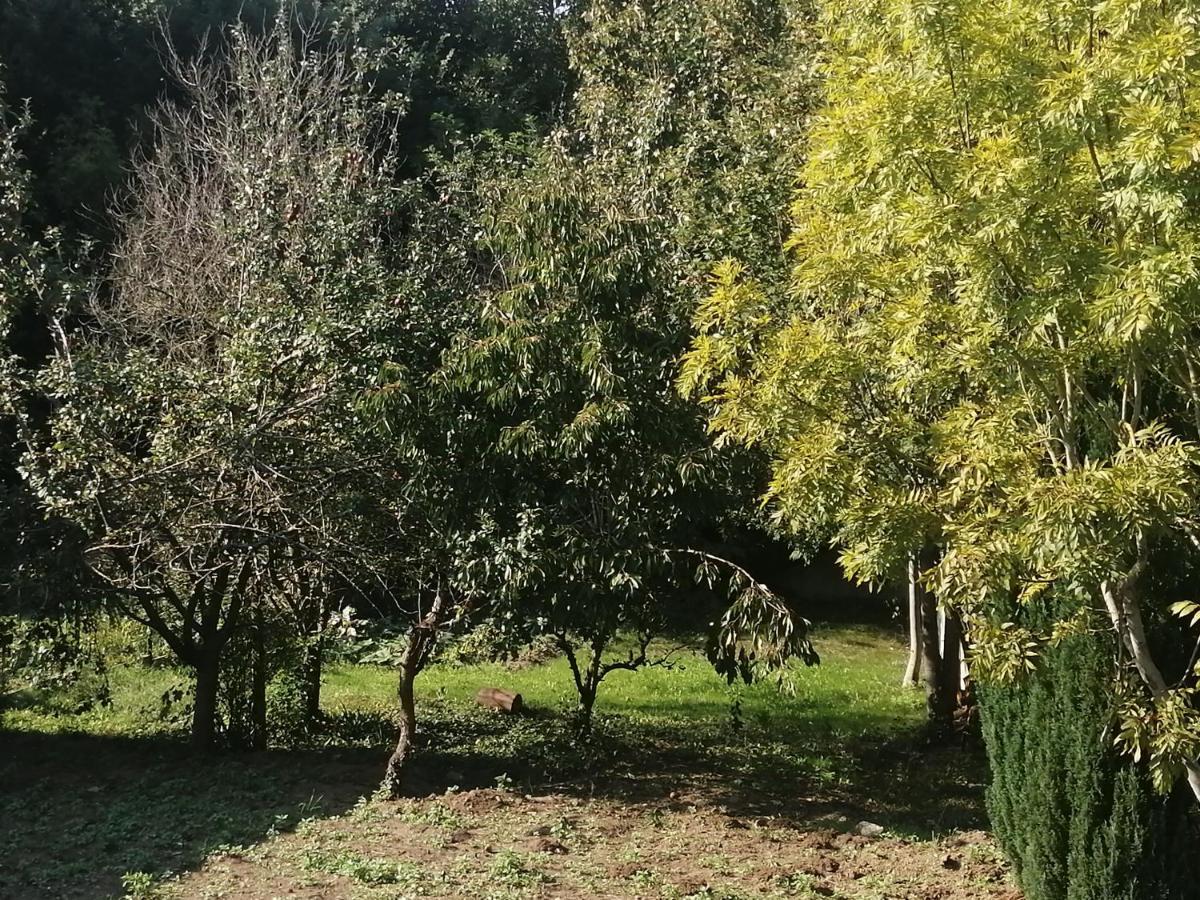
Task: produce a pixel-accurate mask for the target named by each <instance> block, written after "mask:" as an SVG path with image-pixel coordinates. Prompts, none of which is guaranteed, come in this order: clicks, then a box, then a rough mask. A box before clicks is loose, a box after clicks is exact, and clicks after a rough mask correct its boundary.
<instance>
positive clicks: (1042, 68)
mask: <svg viewBox="0 0 1200 900" xmlns="http://www.w3.org/2000/svg"><path fill="white" fill-rule="evenodd" d="M824 25H825V30H826V34H827V37H828V41H829V57H828V63H827V68H828V80H827V83H826V101H827V105H826V107H825V109H824V110H823V112H822V113H821V115H820V116H819V117H818V119H817V120H816V122H815V123H814V127H813V130H812V134H811V140H810V146H809V159H808V162H807V163H806V165H805V166H804V168H803V169H802V172H801V178H800V183H801V184H802V188H801V189H800V191H799V192H798V195H797V198H796V200H795V203H794V205H793V209H792V212H793V216H794V219H795V225H794V228H793V231H792V235H791V237H790V239H789V251H790V253H791V254H792V258H793V260H794V271H793V274H792V277H791V279H790V281H789V284H788V288H789V290H788V291H786V292H780V291H770V290H763V289H762V288H761V287H759V286H756V284H755V281H754V279H753V277H751V273H748V272H746V271H745V270H744V268H742V267H739V266H738V265H736V264H734V263H729V264H726V265H724V266H722V267H721V268H720V269H718V271H717V273H716V276H715V290H714V292H713V294H712V296H711V298H710V299H709V301H708V302H707V303H706V304H705V305H704V306H703V308H702V309H701V310H700V312H699V314H698V316H697V326H698V331H699V332H700V334H699V336H698V337H697V339H696V341H695V343H694V346H693V350H692V353H691V355H690V357H689V360H688V364H687V368H686V370H685V375H684V378H685V382H686V384H687V386H689V387H690V388H692V389H694V390H696V391H697V392H699V393H700V394H701V395H702V396H703V397H704V398H705V400H706V402H708V403H709V404H710V406H711V411H712V414H713V420H712V421H713V426H714V427H715V428H716V429H718V430H720V431H721V432H722V433H724V434H726V435H728V436H729V438H730V439H734V440H738V441H744V442H748V443H751V444H754V445H757V446H760V447H762V448H764V449H766V450H767V452H769V453H770V454H771V457H772V459H773V471H774V480H773V482H772V486H771V490H770V494H769V498H770V500H771V501H772V502H773V504H774V506H775V509H776V510H777V514H778V515H779V516H780V518H781V519H782V520H783V521H785V522H787V523H789V524H790V525H791V526H792V527H794V528H796V529H798V530H811V529H814V528H817V529H828V530H829V531H830V532H831V533H832V534H833V535H834V536H835V540H837V541H838V543H839V544H840V545H841V546H842V548H843V561H844V563H845V565H846V568H847V569H848V571H850V572H851V573H852V574H855V575H859V576H863V577H867V578H882V577H886V576H887V575H888V573H889V572H894V571H896V570H897V569H898V568H899V565H900V562H901V561H902V560H903V559H904V558H905V557H906V556H910V555H911V554H912V553H913V551H914V549H915V548H917V547H919V546H925V547H930V546H931V547H932V550H933V553H932V554H931V556H930V557H928V563H927V565H926V566H924V571H923V573H922V576H921V581H922V583H923V585H924V586H925V587H926V588H928V589H930V590H932V591H934V592H935V593H936V595H937V597H938V599H939V601H940V602H941V603H942V604H944V605H948V606H950V607H951V608H953V609H955V610H957V611H958V612H959V613H960V614H961V615H962V617H963V620H964V622H965V624H966V627H967V631H968V637H969V640H970V644H971V657H972V664H973V667H974V669H975V671H976V672H977V673H978V674H979V675H980V676H981V677H984V678H986V679H989V680H991V681H992V682H993V683H1007V682H1012V681H1013V680H1014V679H1020V678H1022V677H1023V676H1024V677H1030V678H1035V679H1036V678H1037V668H1038V660H1039V658H1041V657H1042V656H1053V655H1054V654H1056V653H1057V652H1058V650H1059V648H1060V646H1062V645H1063V644H1064V643H1065V642H1068V641H1070V640H1071V639H1072V638H1076V637H1078V636H1080V635H1088V634H1092V635H1093V637H1094V638H1095V640H1096V641H1097V642H1098V643H1097V644H1096V646H1099V647H1103V648H1106V649H1107V651H1108V654H1109V666H1108V667H1107V669H1108V671H1109V673H1110V676H1111V677H1110V678H1108V679H1105V680H1102V681H1097V682H1093V683H1092V685H1091V687H1090V689H1091V690H1095V691H1098V692H1101V694H1102V696H1101V698H1100V702H1098V703H1097V704H1094V705H1093V704H1088V705H1087V706H1086V708H1087V709H1088V710H1095V709H1100V710H1103V716H1102V719H1103V720H1102V721H1092V722H1090V723H1089V724H1088V725H1087V726H1086V727H1089V728H1091V729H1092V734H1093V735H1094V739H1095V740H1096V741H1098V742H1099V741H1101V740H1104V739H1105V738H1104V737H1102V735H1108V737H1107V740H1108V741H1109V742H1111V741H1112V739H1113V737H1112V735H1114V734H1115V735H1116V736H1117V746H1118V747H1120V748H1122V749H1124V750H1125V751H1127V752H1128V753H1129V755H1130V756H1132V757H1133V759H1134V760H1135V761H1137V762H1138V763H1139V764H1140V765H1141V766H1144V768H1143V769H1141V775H1140V776H1139V777H1142V778H1149V779H1151V780H1152V781H1153V782H1154V783H1155V784H1156V785H1157V786H1158V787H1159V788H1160V790H1162V791H1169V790H1171V789H1172V788H1173V787H1174V786H1175V784H1176V783H1177V782H1180V783H1182V782H1184V781H1186V783H1187V785H1188V786H1189V787H1190V789H1191V791H1192V792H1193V793H1194V794H1196V796H1197V797H1200V764H1198V762H1197V759H1198V757H1200V712H1198V711H1197V709H1196V707H1195V703H1194V695H1195V690H1196V680H1197V676H1198V673H1197V671H1196V670H1195V668H1194V666H1195V653H1194V650H1193V648H1194V647H1195V646H1196V635H1195V632H1194V630H1192V629H1191V627H1190V626H1189V623H1188V622H1181V623H1174V624H1173V623H1172V622H1171V621H1170V618H1171V610H1172V608H1174V609H1176V610H1177V611H1179V612H1183V613H1187V614H1188V615H1189V619H1190V616H1191V615H1192V614H1193V613H1194V607H1192V606H1191V605H1189V604H1188V603H1187V598H1188V595H1189V593H1190V590H1189V588H1188V584H1187V579H1186V573H1187V572H1188V570H1189V569H1190V568H1191V567H1192V566H1194V564H1195V561H1196V552H1197V546H1198V544H1197V541H1196V536H1197V527H1196V521H1195V518H1196V509H1197V493H1196V489H1197V475H1198V473H1200V469H1198V468H1197V456H1196V446H1197V445H1196V442H1197V440H1198V439H1200V418H1198V417H1197V409H1198V408H1200V393H1197V384H1198V382H1197V380H1196V372H1197V370H1198V369H1197V360H1196V347H1197V343H1196V339H1195V338H1196V333H1197V327H1198V326H1200V319H1198V318H1197V314H1198V308H1197V306H1196V303H1195V297H1196V284H1197V273H1196V267H1195V252H1194V246H1195V244H1196V233H1197V217H1196V198H1197V184H1198V181H1197V179H1198V177H1200V174H1198V173H1200V168H1198V167H1197V164H1196V161H1197V159H1200V153H1197V149H1196V148H1197V146H1198V145H1197V142H1196V135H1195V125H1194V123H1195V121H1196V112H1197V111H1196V109H1195V103H1196V97H1197V96H1198V95H1197V85H1200V80H1198V79H1200V73H1198V71H1197V68H1196V61H1195V58H1194V55H1193V53H1192V48H1193V47H1194V46H1195V41H1196V39H1197V31H1196V28H1197V22H1196V18H1195V16H1194V13H1193V12H1192V11H1191V10H1190V8H1188V7H1187V6H1186V5H1184V4H1174V3H1166V4H1158V5H1153V6H1151V5H1142V4H1102V5H1100V6H1094V5H1090V4H1083V3H1067V4H1050V3H1043V2H1040V0H1030V2H1024V3H1019V4H1016V5H1015V6H1013V5H1010V6H1007V7H1004V8H1003V9H1001V8H998V7H995V6H992V5H988V4H985V3H975V2H970V3H964V4H959V5H957V6H955V7H953V8H941V7H939V8H933V7H922V6H920V5H918V4H912V3H908V2H904V0H899V2H890V0H887V2H846V3H840V2H839V3H835V4H833V5H831V6H830V7H829V8H828V9H827V13H826V20H825V23H824ZM1178 603H1182V605H1175V604H1178ZM1097 631H1103V632H1108V637H1110V638H1111V640H1106V639H1105V636H1104V635H1102V634H1099V635H1098V634H1096V632H1097ZM1026 673H1030V674H1028V675H1027V674H1026ZM1054 677H1056V676H1054V675H1053V673H1052V674H1050V675H1048V676H1047V678H1049V679H1053V678H1054ZM1064 684H1065V682H1064ZM1064 689H1065V688H1064ZM1071 689H1072V690H1073V689H1075V688H1074V687H1072V688H1071ZM1046 708H1047V707H1046V706H1044V705H1043V706H1042V707H1041V709H1042V711H1043V712H1044V711H1045V709H1046ZM1079 708H1080V710H1083V709H1084V707H1079ZM1062 712H1063V714H1064V715H1070V710H1069V709H1064V710H1063V711H1062ZM985 713H986V707H985ZM1039 714H1040V713H1039ZM1080 714H1081V715H1082V714H1084V713H1083V712H1081V713H1080ZM1107 725H1112V726H1113V728H1112V730H1111V731H1110V730H1107V729H1106V726H1107ZM1081 727H1082V726H1081ZM1065 731H1066V729H1064V732H1065ZM1075 734H1077V732H1076V733H1075ZM1071 740H1075V736H1074V735H1073V736H1072V737H1071ZM1067 752H1068V751H1067V750H1066V749H1065V748H1064V747H1047V749H1046V753H1047V757H1046V758H1047V759H1057V760H1058V762H1060V763H1062V764H1063V765H1068V766H1069V765H1071V762H1070V759H1069V758H1068V757H1067V756H1066V755H1065V754H1066V753H1067ZM1105 752H1106V753H1107V752H1110V751H1109V750H1108V749H1107V748H1106V750H1105ZM1056 753H1058V754H1063V755H1062V756H1059V757H1055V756H1054V754H1056ZM1101 755H1103V754H1101ZM1073 758H1074V759H1079V757H1078V756H1076V757H1073ZM993 764H994V765H997V764H999V765H1004V764H1005V763H1004V762H1003V761H1002V760H998V759H997V758H995V757H994V758H993ZM1110 783H1111V782H1110ZM1025 800H1026V804H1027V809H1030V810H1032V809H1034V808H1040V807H1039V806H1038V804H1039V803H1041V802H1050V799H1049V798H1048V797H1041V796H1034V797H1028V798H1025ZM1138 802H1142V801H1138ZM1073 808H1074V809H1076V810H1079V811H1080V812H1079V815H1080V816H1081V818H1080V819H1078V820H1072V819H1070V818H1069V817H1068V818H1063V817H1061V816H1060V817H1059V820H1060V821H1061V822H1062V823H1063V824H1062V827H1063V828H1067V827H1070V828H1072V829H1085V832H1086V833H1087V834H1090V835H1093V836H1096V835H1099V834H1100V833H1101V832H1100V829H1101V827H1108V825H1104V826H1101V825H1099V824H1098V821H1100V820H1102V819H1103V816H1104V815H1106V813H1105V811H1104V810H1100V811H1099V812H1098V813H1097V816H1098V819H1097V823H1092V824H1089V823H1088V820H1087V819H1086V816H1087V815H1090V813H1087V812H1083V810H1084V806H1082V805H1075V806H1074V807H1073ZM1091 808H1093V807H1089V809H1091ZM1126 812H1128V813H1129V816H1130V817H1131V819H1137V817H1139V816H1143V815H1146V814H1147V807H1146V806H1144V805H1143V806H1142V807H1141V808H1140V809H1134V810H1133V811H1129V810H1126ZM1121 814H1122V813H1121V812H1120V811H1114V812H1113V816H1114V819H1113V821H1116V820H1117V819H1118V818H1119V816H1120V815H1121ZM1068 823H1069V824H1068ZM1114 827H1116V826H1114ZM1087 829H1091V830H1090V831H1089V830H1087ZM1126 874H1128V873H1126ZM1122 877H1123V876H1122ZM1113 878H1114V880H1113V881H1112V882H1110V883H1109V884H1108V886H1107V887H1106V888H1105V890H1106V891H1112V892H1114V893H1113V894H1111V895H1116V894H1115V892H1116V891H1117V890H1118V887H1117V885H1118V884H1120V881H1119V878H1117V876H1113ZM1079 883H1080V884H1082V883H1083V882H1079ZM1124 884H1125V887H1122V888H1120V889H1121V890H1124V889H1125V888H1127V887H1128V886H1129V882H1125V883H1124ZM1026 887H1027V889H1030V890H1032V888H1031V887H1030V883H1027V884H1026ZM1074 889H1077V888H1072V890H1074ZM1079 895H1082V894H1079ZM1043 896H1059V894H1055V893H1046V894H1043ZM1071 896H1077V895H1076V894H1072V895H1071ZM1155 896H1158V895H1155Z"/></svg>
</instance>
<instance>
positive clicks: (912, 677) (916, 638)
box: [900, 557, 921, 687]
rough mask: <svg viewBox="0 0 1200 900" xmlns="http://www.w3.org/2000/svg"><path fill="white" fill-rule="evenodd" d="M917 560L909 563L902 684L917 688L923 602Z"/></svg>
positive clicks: (914, 559)
mask: <svg viewBox="0 0 1200 900" xmlns="http://www.w3.org/2000/svg"><path fill="white" fill-rule="evenodd" d="M917 576H918V571H917V560H916V558H915V557H914V558H912V559H910V560H909V561H908V664H907V665H906V666H905V667H904V678H903V679H902V680H901V682H900V683H901V684H903V685H905V686H907V687H916V686H917V684H918V683H919V682H920V666H921V601H920V586H919V584H918V583H917Z"/></svg>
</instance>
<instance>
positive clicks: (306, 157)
mask: <svg viewBox="0 0 1200 900" xmlns="http://www.w3.org/2000/svg"><path fill="white" fill-rule="evenodd" d="M227 40H228V42H227V44H226V45H224V47H223V49H222V51H221V52H220V53H218V54H216V55H215V57H214V61H212V62H206V63H196V64H188V63H184V62H182V61H178V60H177V61H176V66H175V75H176V78H177V79H178V81H179V83H180V86H181V88H182V89H183V90H184V92H185V94H186V96H187V100H186V102H185V103H182V104H179V105H174V104H168V105H164V106H163V107H161V108H160V109H159V110H158V112H157V114H156V117H155V124H156V129H155V146H154V150H153V152H152V153H151V155H149V156H148V157H147V158H146V159H144V160H143V161H142V162H140V163H139V164H138V166H137V170H136V176H135V179H134V184H133V188H132V191H131V199H130V203H129V205H128V207H127V209H126V210H125V211H124V212H123V213H122V216H121V228H120V232H121V237H120V240H119V242H118V245H117V248H116V250H115V252H114V254H113V264H112V268H111V271H110V273H109V276H108V278H107V279H106V281H105V283H104V284H103V285H102V287H101V288H100V289H99V290H98V291H97V293H96V296H95V299H94V301H93V302H92V303H91V305H90V307H89V309H88V321H87V322H86V323H85V325H84V326H83V327H82V328H81V329H80V331H79V333H77V334H75V335H73V336H72V337H71V338H70V339H69V340H64V342H63V343H62V345H61V346H60V347H59V348H58V352H57V354H56V356H55V358H54V360H53V361H52V363H51V364H50V365H49V366H48V368H47V370H46V371H45V373H44V374H43V378H42V387H43V389H44V390H45V392H46V393H47V395H48V396H49V397H50V398H51V399H52V400H53V403H54V407H55V411H54V414H53V416H52V418H51V420H50V424H49V428H48V435H47V437H46V438H45V439H44V441H42V442H40V443H37V444H36V445H35V446H34V447H33V448H31V450H30V452H29V454H28V455H27V459H26V464H25V467H26V470H27V473H28V478H29V481H30V483H31V485H32V486H33V488H34V489H35V490H36V492H37V494H38V496H39V498H40V499H41V501H42V503H43V504H44V506H45V508H46V509H47V511H48V512H50V513H52V514H54V515H58V516H62V517H64V518H66V519H68V520H70V521H72V522H74V523H75V524H77V525H78V526H79V527H80V528H81V529H82V530H83V531H84V532H85V533H86V534H87V535H88V536H89V540H88V544H87V548H86V558H87V561H88V564H89V566H90V568H91V571H92V573H93V574H94V576H95V577H96V578H97V579H99V581H100V583H101V584H102V585H103V590H104V593H105V596H106V597H107V599H108V600H109V601H110V602H111V603H112V604H113V606H114V607H115V608H116V609H117V610H119V611H120V612H122V613H123V614H125V615H127V616H129V617H130V618H132V619H134V620H136V621H138V622H141V623H143V624H144V625H146V626H147V627H149V628H151V629H152V630H153V631H155V632H156V633H157V634H158V635H160V636H161V637H162V639H163V640H164V641H165V642H166V643H167V645H168V646H169V647H170V648H171V650H172V651H173V652H174V653H175V655H176V656H177V657H178V659H179V660H180V662H182V663H183V664H184V665H186V666H187V667H189V668H190V669H191V670H192V671H193V672H194V674H195V678H196V691H195V700H194V709H193V727H192V741H193V744H194V745H195V747H196V748H197V749H207V748H208V747H210V746H211V745H212V743H213V741H214V738H215V732H216V729H217V724H218V723H217V715H216V710H217V699H218V691H219V686H220V679H221V667H222V660H223V656H224V654H225V651H226V648H227V647H228V646H229V643H230V641H231V639H232V638H233V637H234V635H235V633H236V632H237V631H238V629H239V628H241V627H242V626H243V625H245V624H246V623H247V622H248V611H249V610H251V609H252V608H257V609H259V610H262V609H264V607H263V604H265V603H266V602H267V599H268V595H269V593H270V592H271V591H272V590H275V589H277V588H278V584H279V578H280V573H281V572H283V571H287V572H290V573H293V574H298V573H301V572H304V571H307V567H311V566H315V565H318V564H319V566H321V567H323V569H324V570H326V571H330V572H335V573H337V574H338V576H339V577H341V578H342V579H343V580H344V581H346V582H348V583H360V582H361V581H362V580H364V579H365V578H367V577H369V576H370V574H371V572H372V571H373V569H374V564H373V562H372V551H373V545H372V542H371V541H370V540H364V538H365V537H366V535H364V533H363V532H362V531H359V530H356V525H357V523H358V522H359V521H361V519H362V517H361V515H360V511H361V509H362V508H363V507H369V506H371V504H373V503H374V502H375V498H376V497H377V496H379V494H380V493H381V492H380V489H379V485H378V484H377V483H375V474H374V473H375V472H376V466H375V465H374V459H375V457H374V453H375V450H374V448H373V446H372V444H371V442H370V440H369V435H370V432H369V430H368V429H366V428H365V427H364V426H363V423H362V421H361V417H360V414H359V412H358V407H357V399H358V397H359V396H360V394H361V392H362V391H363V389H364V388H365V387H366V386H367V385H368V384H369V383H370V382H371V380H372V378H373V377H374V374H375V372H376V371H377V370H378V367H379V365H380V363H381V360H382V358H383V357H382V355H381V353H380V346H381V345H380V343H379V340H378V337H379V331H380V330H381V329H383V328H385V327H386V324H387V322H388V321H389V319H388V317H389V315H390V310H391V305H390V304H389V303H388V302H387V300H388V296H387V278H386V274H385V272H386V269H385V267H384V265H383V262H382V251H381V248H382V239H383V235H382V233H381V226H380V223H381V222H382V221H383V217H384V216H385V215H386V212H387V204H388V202H389V199H390V196H391V195H390V189H389V187H388V182H387V175H386V172H387V168H388V160H387V159H386V156H385V157H383V158H381V157H380V152H379V149H378V143H377V139H378V138H379V137H380V134H381V133H380V131H379V130H378V125H379V119H378V116H377V114H376V112H375V107H374V106H373V105H372V103H371V102H370V101H369V99H368V97H367V91H366V88H367V85H366V83H365V81H364V75H363V73H362V72H360V71H359V69H358V68H357V67H356V66H355V65H354V64H353V63H352V61H351V60H349V59H348V58H347V57H346V56H345V55H344V54H342V53H340V52H337V51H334V52H329V53H317V52H315V51H313V50H311V49H310V48H309V47H308V46H307V45H305V44H304V43H303V42H302V43H300V44H299V45H297V44H295V43H293V38H292V29H291V22H290V20H289V19H288V18H287V17H281V18H280V19H279V20H278V21H277V24H276V26H275V28H274V30H273V32H272V33H270V34H269V35H268V36H267V37H264V38H254V37H251V36H250V35H249V34H247V33H246V32H245V31H243V30H241V29H234V30H233V31H231V32H230V34H229V36H228V39H227ZM296 583H297V584H301V583H302V582H296ZM312 587H314V588H316V589H321V586H320V585H316V584H314V585H312ZM257 618H259V619H261V614H260V616H259V617H257ZM260 689H261V685H260Z"/></svg>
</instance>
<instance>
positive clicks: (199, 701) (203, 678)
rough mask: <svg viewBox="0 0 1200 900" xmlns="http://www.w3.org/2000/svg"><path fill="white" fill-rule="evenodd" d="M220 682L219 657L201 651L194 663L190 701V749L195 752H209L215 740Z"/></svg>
mask: <svg viewBox="0 0 1200 900" xmlns="http://www.w3.org/2000/svg"><path fill="white" fill-rule="evenodd" d="M220 683H221V667H220V657H219V656H217V655H216V654H215V653H201V654H200V659H199V661H198V663H197V665H196V693H195V695H194V697H193V702H192V750H194V751H195V752H197V753H209V752H210V751H212V749H213V745H214V744H215V742H216V737H217V692H218V690H219V688H220Z"/></svg>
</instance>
